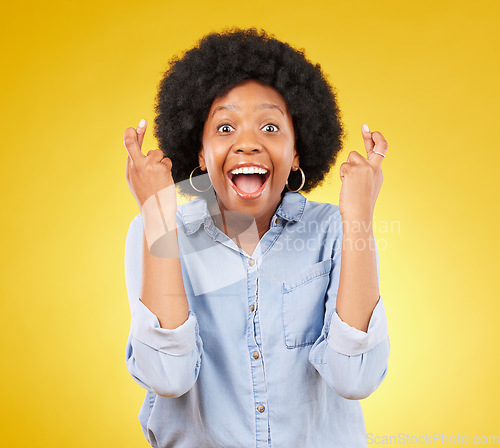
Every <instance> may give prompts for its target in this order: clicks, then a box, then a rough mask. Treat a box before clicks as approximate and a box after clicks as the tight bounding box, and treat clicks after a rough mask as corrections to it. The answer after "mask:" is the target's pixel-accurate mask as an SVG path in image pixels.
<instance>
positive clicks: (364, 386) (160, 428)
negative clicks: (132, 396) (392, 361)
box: [125, 192, 390, 448]
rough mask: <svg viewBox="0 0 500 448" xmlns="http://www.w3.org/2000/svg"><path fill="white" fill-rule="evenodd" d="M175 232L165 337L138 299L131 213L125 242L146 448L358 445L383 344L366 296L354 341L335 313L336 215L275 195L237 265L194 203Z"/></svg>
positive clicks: (230, 247) (136, 235) (383, 363)
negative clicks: (175, 266) (176, 284)
mask: <svg viewBox="0 0 500 448" xmlns="http://www.w3.org/2000/svg"><path fill="white" fill-rule="evenodd" d="M210 210H211V209H210ZM177 225H178V229H177V234H178V241H179V249H180V257H181V268H182V276H183V282H184V287H185V291H186V295H187V298H188V302H189V317H188V319H187V321H186V322H185V323H183V324H182V325H180V326H179V327H177V328H175V329H163V328H161V327H160V324H159V321H158V319H157V317H156V316H155V315H154V314H153V313H152V312H151V311H150V310H149V309H148V308H147V307H146V306H145V305H144V304H143V303H142V301H141V300H140V290H141V277H142V274H141V266H142V240H143V222H142V216H141V215H140V214H139V215H137V216H136V217H135V218H134V219H133V220H132V222H131V224H130V227H129V230H128V234H127V240H126V248H125V277H126V286H127V293H128V297H129V304H130V310H131V328H130V335H129V338H128V342H127V347H126V364H127V368H128V371H129V372H130V374H131V375H132V377H133V378H134V379H135V381H136V382H137V383H139V384H140V385H141V386H142V387H144V388H145V389H146V391H147V392H146V396H145V399H144V402H143V404H142V407H141V410H140V412H139V421H140V424H141V426H142V429H143V432H144V435H145V437H146V439H147V440H148V442H149V443H150V444H151V445H152V446H153V447H176V448H184V447H185V448H194V447H196V448H202V447H210V448H212V447H245V448H249V447H256V448H261V447H273V448H290V447H298V448H323V447H324V448H332V447H345V448H356V447H366V446H367V437H366V430H365V424H364V418H363V413H362V409H361V405H360V403H359V401H358V400H359V399H362V398H364V397H367V396H368V395H370V394H371V393H372V392H373V391H374V390H375V389H376V388H377V387H378V386H379V384H380V383H381V382H382V380H383V379H384V377H385V376H386V372H387V360H388V356H389V351H390V346H389V339H388V333H387V321H386V315H385V310H384V305H383V303H382V299H381V298H380V297H379V300H378V302H377V305H376V306H375V309H374V311H373V313H372V316H371V319H370V322H369V326H368V330H367V332H364V331H361V330H358V329H356V328H354V327H351V326H349V325H348V324H347V323H345V322H343V321H342V320H341V319H340V318H339V316H338V314H337V312H336V305H335V303H336V296H337V291H338V284H339V275H340V257H341V246H342V218H341V215H340V212H339V208H338V206H337V205H333V204H328V203H320V202H313V201H308V200H307V199H306V198H305V197H304V196H303V195H302V194H300V193H298V192H287V193H286V194H285V195H284V197H283V199H282V201H281V203H280V205H279V207H278V208H277V210H276V212H275V214H274V216H273V218H272V220H271V224H270V228H269V230H268V231H267V232H266V233H265V234H264V235H263V237H262V238H261V239H260V241H259V243H258V245H257V247H256V248H255V251H254V253H253V254H251V256H250V255H249V254H247V253H246V252H245V251H244V250H243V249H240V248H239V247H238V246H237V245H236V244H235V242H233V241H232V240H231V239H230V238H229V237H228V236H227V235H225V234H224V233H223V232H222V231H220V230H219V229H218V227H216V226H215V224H214V221H213V220H212V216H211V214H210V212H209V207H208V206H207V202H206V200H205V199H202V198H196V199H193V200H191V201H190V202H188V203H186V204H183V205H180V206H178V208H177ZM376 259H377V274H378V276H379V278H380V273H379V272H380V270H379V259H378V254H377V257H376Z"/></svg>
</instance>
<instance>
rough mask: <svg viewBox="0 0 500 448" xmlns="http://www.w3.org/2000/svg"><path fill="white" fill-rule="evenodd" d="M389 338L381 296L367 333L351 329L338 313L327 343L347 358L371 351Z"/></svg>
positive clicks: (332, 323)
mask: <svg viewBox="0 0 500 448" xmlns="http://www.w3.org/2000/svg"><path fill="white" fill-rule="evenodd" d="M387 337H388V331H387V318H386V315H385V308H384V303H383V302H382V298H381V297H380V296H379V300H378V302H377V305H376V306H375V308H374V309H373V312H372V316H371V318H370V322H369V324H368V330H367V331H366V332H364V331H361V330H358V329H357V328H354V327H351V326H350V325H349V324H347V323H345V322H344V321H343V320H342V319H340V317H339V315H338V314H337V312H334V313H333V315H332V320H331V323H330V330H329V334H328V339H327V342H328V345H329V346H330V347H331V348H333V349H334V350H335V351H336V352H338V353H341V354H343V355H347V356H356V355H360V354H362V353H366V352H367V351H369V350H371V349H372V348H374V347H375V346H376V345H378V344H380V343H381V342H382V341H384V340H385V339H386V338H387Z"/></svg>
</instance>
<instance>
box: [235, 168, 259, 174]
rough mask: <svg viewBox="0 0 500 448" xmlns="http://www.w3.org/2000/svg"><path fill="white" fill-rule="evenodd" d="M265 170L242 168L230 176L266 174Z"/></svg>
mask: <svg viewBox="0 0 500 448" xmlns="http://www.w3.org/2000/svg"><path fill="white" fill-rule="evenodd" d="M266 173H267V170H266V169H264V168H258V167H256V166H244V167H243V168H237V169H235V170H232V171H231V174H266Z"/></svg>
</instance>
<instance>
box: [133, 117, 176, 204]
mask: <svg viewBox="0 0 500 448" xmlns="http://www.w3.org/2000/svg"><path fill="white" fill-rule="evenodd" d="M146 128H147V122H146V120H144V119H143V120H141V121H140V122H139V125H138V126H137V129H134V128H127V129H126V130H125V134H124V136H123V143H124V145H125V148H126V149H127V152H128V156H127V166H126V170H125V178H126V179H127V184H128V186H129V188H130V191H131V192H132V194H133V195H134V197H135V200H136V201H137V204H138V205H139V209H140V210H141V211H142V206H143V205H144V202H146V200H147V199H148V198H150V197H151V196H153V195H154V194H155V193H158V192H159V191H160V190H163V189H164V188H166V187H169V186H174V180H173V178H172V173H171V169H172V161H171V160H170V159H169V158H168V157H163V152H162V151H161V150H160V149H156V150H154V151H153V150H151V151H148V153H147V155H146V156H145V155H144V154H143V153H142V151H141V148H142V142H143V140H144V135H145V133H146ZM172 189H175V188H172Z"/></svg>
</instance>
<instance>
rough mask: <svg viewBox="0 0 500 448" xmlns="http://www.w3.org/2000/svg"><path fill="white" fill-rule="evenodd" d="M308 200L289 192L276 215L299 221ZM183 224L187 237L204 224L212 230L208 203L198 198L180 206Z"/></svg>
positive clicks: (296, 193)
mask: <svg viewBox="0 0 500 448" xmlns="http://www.w3.org/2000/svg"><path fill="white" fill-rule="evenodd" d="M306 201H307V199H306V198H305V197H304V196H303V195H302V194H301V193H300V192H298V191H287V192H286V193H285V195H284V196H283V199H282V200H281V203H280V205H279V206H278V208H277V210H276V213H275V215H277V216H280V217H281V218H283V219H285V220H286V221H299V220H300V219H301V217H302V214H303V213H304V208H305V205H306ZM180 212H181V218H182V223H183V225H184V229H185V231H186V235H191V234H192V233H194V232H196V231H197V230H198V229H199V228H200V226H201V224H202V223H203V224H204V226H205V228H211V227H212V226H213V225H214V224H213V220H212V217H211V216H210V213H209V211H208V206H207V201H206V200H205V199H204V198H202V197H197V198H195V199H193V200H191V201H189V202H187V203H185V204H183V205H181V206H180Z"/></svg>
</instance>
